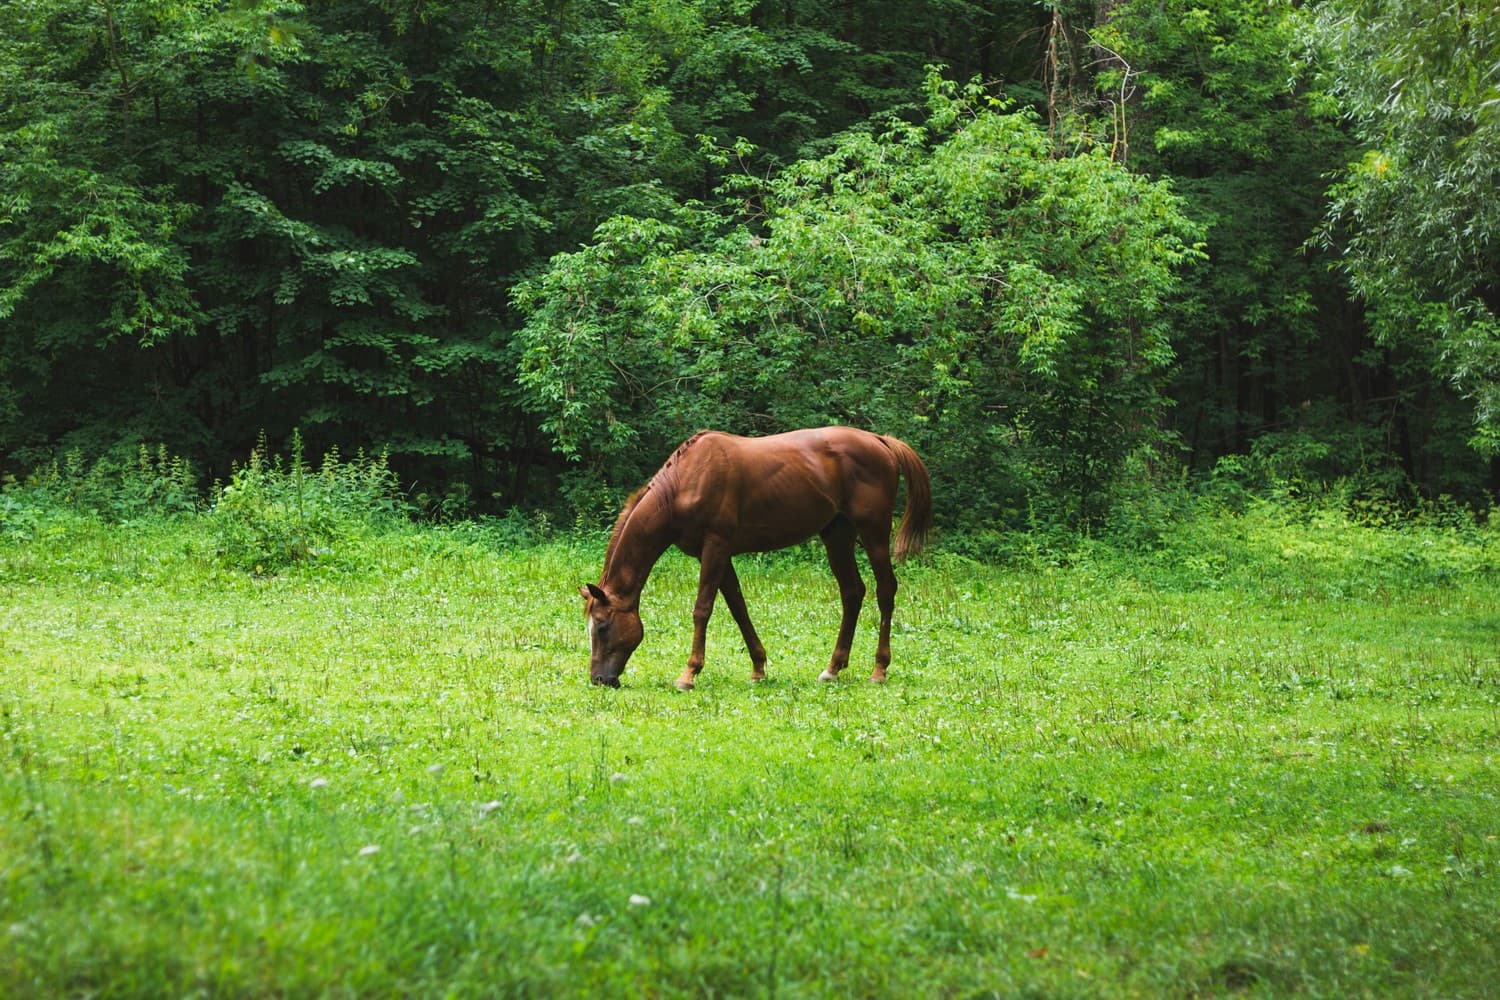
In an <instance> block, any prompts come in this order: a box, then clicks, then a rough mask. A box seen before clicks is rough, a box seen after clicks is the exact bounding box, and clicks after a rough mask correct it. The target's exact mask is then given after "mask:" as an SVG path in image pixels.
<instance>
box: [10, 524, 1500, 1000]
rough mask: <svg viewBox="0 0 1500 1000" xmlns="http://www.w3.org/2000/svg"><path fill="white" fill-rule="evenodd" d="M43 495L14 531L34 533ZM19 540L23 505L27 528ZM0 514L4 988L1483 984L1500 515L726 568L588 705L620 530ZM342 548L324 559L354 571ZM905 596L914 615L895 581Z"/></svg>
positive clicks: (1496, 847)
mask: <svg viewBox="0 0 1500 1000" xmlns="http://www.w3.org/2000/svg"><path fill="white" fill-rule="evenodd" d="M19 523H20V522H19V521H17V520H16V519H14V518H13V519H12V524H13V525H14V524H19ZM0 527H3V525H0ZM225 545H226V542H225V537H224V535H223V533H222V532H218V533H216V531H215V530H214V528H213V526H212V524H211V522H210V519H209V518H208V517H207V515H205V514H202V513H189V514H183V515H180V516H177V517H160V518H149V519H142V520H140V521H136V522H130V521H127V522H126V523H122V524H105V523H102V522H101V521H99V520H97V519H91V518H86V517H77V518H71V519H69V518H60V519H55V520H48V519H46V518H41V519H35V520H33V521H29V522H27V523H26V525H25V530H24V531H22V530H13V531H11V532H10V533H9V534H7V533H5V532H0V995H4V996H8V997H18V998H24V997H70V996H77V997H85V996H86V997H144V996H152V997H156V996H281V995H294V996H303V995H328V996H394V995H413V996H439V995H441V996H454V997H467V996H585V995H587V996H600V995H640V996H681V995H689V996H767V997H771V996H775V997H819V996H911V995H931V996H962V997H979V996H1007V997H1008V996H1210V995H1219V996H1222V995H1226V994H1239V993H1244V994H1251V995H1285V994H1304V995H1311V996H1335V995H1336V996H1359V995H1368V996H1392V995H1416V996H1423V995H1433V996H1447V997H1456V996H1485V995H1493V990H1494V984H1495V983H1496V982H1497V981H1500V902H1497V899H1500V891H1497V890H1500V840H1497V838H1500V801H1497V795H1500V766H1497V765H1500V532H1497V530H1496V528H1495V527H1493V526H1490V527H1478V526H1475V525H1474V524H1473V523H1472V522H1463V521H1462V519H1457V520H1456V521H1455V522H1454V523H1398V524H1394V525H1385V526H1380V527H1373V526H1370V525H1367V524H1362V523H1359V522H1358V520H1357V519H1354V518H1351V517H1349V516H1347V514H1345V513H1341V512H1337V511H1328V510H1322V509H1317V508H1308V509H1291V508H1288V507H1286V506H1276V505H1266V506H1259V505H1251V506H1250V507H1249V508H1247V509H1246V510H1244V511H1241V512H1237V513H1236V512H1229V511H1217V512H1212V511H1210V512H1206V513H1204V514H1202V515H1201V516H1199V517H1196V518H1194V519H1192V520H1190V521H1188V522H1185V523H1182V524H1179V525H1176V526H1174V527H1173V528H1172V529H1171V530H1170V531H1168V532H1167V533H1166V534H1165V535H1164V536H1163V537H1162V538H1161V540H1160V542H1159V544H1158V545H1157V546H1156V548H1155V551H1152V552H1135V553H1122V552H1119V551H1116V550H1113V549H1110V548H1109V547H1107V546H1102V545H1085V546H1082V547H1080V548H1079V549H1078V551H1076V552H1073V553H1070V554H1069V555H1068V557H1067V558H1065V559H1047V558H1033V559H1018V560H1015V561H1013V562H1012V563H1011V564H1010V565H1007V566H1002V567H996V566H988V565H983V564H980V563H977V562H974V561H971V560H968V559H965V558H962V557H960V556H958V555H955V554H953V553H952V552H951V551H946V552H945V551H944V549H943V546H942V545H941V544H939V545H938V547H937V549H936V551H934V552H932V553H931V554H929V555H928V556H924V557H923V558H922V559H921V560H918V561H915V562H913V563H911V564H909V565H908V566H906V567H904V569H902V570H901V571H900V578H901V584H902V586H901V591H900V594H899V595H898V598H897V609H896V626H895V632H894V636H893V650H894V656H895V659H894V662H893V665H892V669H891V679H890V681H889V683H887V684H885V685H883V686H877V685H874V684H871V683H870V682H869V681H868V680H866V679H865V677H866V675H867V673H868V669H869V666H870V660H871V657H872V655H873V647H874V642H873V627H874V621H873V619H874V609H873V607H868V606H867V608H866V613H865V616H864V618H863V619H862V622H861V629H860V632H859V634H858V635H857V637H856V640H855V662H854V663H852V664H851V668H850V670H849V671H848V672H847V673H846V674H845V676H844V677H843V678H842V679H841V680H840V681H839V682H838V683H837V684H833V685H823V684H819V683H818V682H817V680H816V678H817V675H818V672H819V671H820V670H821V669H822V667H823V666H824V664H825V663H826V660H827V656H828V652H829V649H830V647H831V645H832V642H833V636H834V631H835V629H836V624H837V614H838V611H837V599H836V588H835V587H834V584H833V582H832V580H831V578H830V577H829V576H828V573H827V571H826V569H825V568H824V567H823V565H822V564H821V557H820V554H819V553H818V552H817V551H815V550H811V549H809V550H804V551H794V552H791V553H788V554H782V555H776V556H768V557H763V558H757V559H747V560H742V561H741V563H740V577H741V579H742V581H743V583H744V588H745V592H746V596H747V600H748V602H749V605H750V611H751V614H752V616H753V617H754V618H755V621H756V623H757V626H758V627H759V630H760V633H761V636H762V638H763V639H764V640H765V642H766V645H767V647H768V649H769V651H770V656H771V659H770V663H769V665H768V669H769V674H770V676H769V679H768V680H767V681H765V682H764V683H761V684H751V683H750V682H749V680H748V674H749V663H748V660H747V659H746V657H745V655H744V652H743V649H742V646H741V643H740V640H739V637H738V634H737V632H736V630H735V629H734V627H733V623H732V622H731V621H730V620H729V616H728V615H727V613H726V612H725V611H724V609H723V607H722V605H721V606H720V609H719V611H718V612H717V614H716V616H715V619H714V622H713V625H712V626H711V628H710V634H709V660H708V665H707V667H706V668H705V670H704V672H703V674H702V675H701V677H700V679H699V684H698V688H697V690H695V691H693V692H691V693H688V694H682V693H679V692H677V691H675V690H674V689H673V687H672V680H673V679H674V678H675V676H676V675H677V672H678V671H679V670H680V668H681V665H682V661H683V659H684V658H685V657H686V654H687V647H688V641H689V637H690V633H691V623H690V619H689V607H690V604H691V601H692V596H691V595H692V592H693V587H694V582H695V570H696V564H694V563H692V562H691V561H690V560H688V559H686V558H685V557H681V556H678V555H669V557H668V558H666V559H665V560H664V561H663V562H662V563H661V565H660V566H659V567H658V568H657V571H656V573H655V574H654V575H653V577H652V580H651V583H650V585H649V586H648V587H647V590H646V594H645V600H644V603H643V608H642V616H643V619H644V621H645V625H646V629H647V635H646V641H645V643H644V645H643V646H642V647H641V649H640V650H639V651H638V652H637V654H636V656H635V658H634V660H633V661H632V662H631V665H630V669H629V670H628V671H627V673H626V674H625V677H624V687H623V688H622V689H621V690H618V691H613V690H607V689H597V688H592V687H590V686H589V684H588V676H587V644H586V639H585V636H584V622H583V615H582V607H581V604H582V602H581V601H580V600H579V598H578V597H577V593H576V588H577V586H578V584H579V583H581V582H585V581H592V580H594V579H596V578H597V574H598V570H599V565H600V561H601V558H602V551H603V540H602V538H600V537H599V536H597V535H592V534H589V535H562V536H559V535H549V536H548V537H545V538H541V539H526V538H522V537H520V534H519V533H517V532H514V531H506V530H500V529H499V528H497V527H495V526H488V527H487V526H485V525H481V524H458V525H453V526H448V527H410V526H406V527H399V528H390V529H382V530H373V529H372V530H370V531H368V532H363V533H358V534H355V535H350V536H348V537H346V538H344V539H342V540H341V541H340V542H339V543H338V544H337V545H335V546H332V547H330V548H329V549H328V550H326V551H322V552H318V553H312V554H311V555H310V556H309V558H306V559H303V560H301V561H298V562H296V563H295V564H292V565H288V566H284V567H277V568H276V570H275V571H270V570H268V569H266V567H262V572H256V570H255V567H254V566H249V567H245V566H241V565H239V564H237V563H235V562H233V561H232V560H226V558H225V557H224V550H225ZM313 556H316V557H315V558H314V557H313ZM869 603H870V604H873V601H871V602H869Z"/></svg>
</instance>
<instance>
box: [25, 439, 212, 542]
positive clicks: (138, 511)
mask: <svg viewBox="0 0 1500 1000" xmlns="http://www.w3.org/2000/svg"><path fill="white" fill-rule="evenodd" d="M197 508H198V487H197V482H196V479H195V476H194V474H193V470H192V467H191V466H189V465H188V463H187V462H186V461H185V460H184V459H182V458H180V457H178V456H176V455H169V454H168V453H167V449H166V446H165V445H158V446H157V448H156V449H155V450H154V451H153V450H152V449H150V448H147V447H146V446H145V445H144V444H143V445H140V446H139V447H138V449H137V451H136V454H135V458H134V461H129V460H122V459H121V458H117V457H115V456H105V457H103V458H100V459H97V460H95V461H93V462H92V463H91V462H88V461H87V460H86V459H85V458H84V457H83V454H82V453H81V452H80V451H78V450H77V449H73V450H70V451H68V452H67V453H66V454H65V455H63V456H62V459H61V460H56V459H54V460H53V461H52V462H49V463H48V464H46V465H44V466H42V467H41V468H39V469H37V470H35V471H34V472H32V473H31V474H30V475H29V476H27V477H26V479H25V480H24V481H19V482H18V481H16V480H14V479H10V480H7V481H6V482H5V483H4V488H3V491H0V535H13V536H21V537H23V538H25V537H30V536H31V535H33V534H34V533H35V532H36V531H37V530H38V529H39V528H41V527H42V526H43V525H44V524H48V523H52V522H56V521H58V520H59V519H66V518H84V519H91V520H99V521H103V522H105V523H109V524H114V523H119V522H121V521H130V520H137V519H159V518H165V519H170V518H172V517H174V516H176V515H180V514H187V513H191V512H192V511H194V510H196V509H197Z"/></svg>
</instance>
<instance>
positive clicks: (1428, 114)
mask: <svg viewBox="0 0 1500 1000" xmlns="http://www.w3.org/2000/svg"><path fill="white" fill-rule="evenodd" d="M1318 27H1319V29H1320V34H1319V37H1318V56H1319V58H1320V59H1321V60H1322V61H1323V65H1324V66H1325V68H1326V73H1327V76H1328V85H1329V87H1330V88H1331V90H1332V91H1333V93H1334V94H1335V95H1336V96H1337V97H1338V98H1339V100H1340V105H1341V107H1342V109H1343V110H1344V112H1345V113H1346V114H1347V115H1348V116H1349V118H1350V119H1351V121H1352V122H1353V125H1354V128H1355V130H1356V132H1357V134H1358V135H1359V138H1360V139H1361V141H1362V143H1363V148H1362V150H1361V152H1360V154H1359V155H1358V156H1357V157H1355V158H1354V159H1353V161H1352V162H1350V163H1349V164H1348V166H1347V168H1346V169H1345V170H1344V171H1343V173H1342V176H1341V177H1340V179H1339V181H1338V183H1337V184H1336V185H1335V187H1334V188H1333V192H1332V194H1333V200H1334V201H1333V207H1332V210H1331V218H1332V220H1333V223H1334V226H1335V228H1332V229H1330V230H1329V231H1328V233H1327V240H1328V242H1329V243H1330V245H1333V246H1336V247H1337V248H1338V249H1339V250H1340V251H1341V252H1342V258H1341V266H1342V267H1343V269H1344V271H1345V272H1346V273H1347V274H1348V276H1349V279H1350V282H1351V283H1352V284H1353V286H1354V288H1355V290H1356V291H1357V292H1358V293H1359V296H1360V297H1361V299H1363V300H1364V302H1365V303H1367V305H1368V307H1369V310H1370V313H1371V317H1372V320H1373V325H1374V329H1375V331H1376V333H1377V335H1378V336H1379V337H1381V338H1382V339H1383V340H1385V341H1387V342H1393V343H1405V342H1410V341H1413V340H1415V341H1417V342H1418V343H1430V344H1433V345H1435V348H1436V349H1435V352H1434V359H1433V360H1434V365H1435V367H1436V368H1437V369H1438V370H1439V371H1441V372H1442V373H1443V374H1444V375H1445V376H1447V377H1449V378H1452V379H1453V380H1454V382H1455V383H1456V384H1457V385H1458V386H1459V387H1460V388H1461V389H1462V391H1463V392H1464V394H1465V395H1466V396H1467V397H1468V398H1470V399H1471V400H1473V402H1474V404H1475V425H1474V437H1473V444H1474V446H1475V447H1476V448H1478V449H1479V450H1480V451H1482V452H1484V453H1486V454H1496V453H1497V452H1500V256H1497V254H1496V252H1495V247H1494V243H1493V236H1494V233H1495V232H1497V231H1500V206H1497V204H1496V199H1495V197H1494V192H1495V191H1496V190H1497V188H1500V78H1497V77H1496V72H1495V67H1496V66H1497V65H1500V13H1497V12H1496V9H1495V8H1494V6H1493V5H1489V4H1472V3H1461V2H1439V3H1425V2H1424V3H1415V2H1409V0H1330V2H1328V3H1325V4H1324V5H1323V6H1322V7H1321V8H1320V15H1319V19H1318Z"/></svg>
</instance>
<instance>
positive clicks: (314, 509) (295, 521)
mask: <svg viewBox="0 0 1500 1000" xmlns="http://www.w3.org/2000/svg"><path fill="white" fill-rule="evenodd" d="M408 512H409V505H408V504H407V502H406V500H405V498H404V497H403V496H402V494H401V490H400V486H399V484H398V482H397V480H396V476H395V474H394V473H392V472H391V470H390V466H389V464H388V462H387V457H386V455H385V454H381V455H380V456H378V457H375V458H369V457H366V456H365V454H364V453H363V452H360V453H359V454H358V455H357V456H356V457H355V458H354V459H353V460H352V461H345V460H344V459H342V458H340V456H339V454H338V451H337V450H333V451H330V452H329V453H328V454H326V455H324V456H323V463H322V466H321V468H319V469H318V470H316V471H314V470H313V469H312V468H310V467H309V466H308V464H307V462H306V461H305V459H304V457H303V454H302V439H301V436H300V435H298V434H293V436H292V455H291V459H290V460H284V459H282V458H281V456H275V457H272V458H269V459H268V458H267V456H266V447H265V444H264V442H262V443H261V445H259V446H258V447H257V448H255V449H254V450H253V451H252V452H251V453H250V458H249V460H248V461H247V462H246V463H245V464H244V465H243V466H240V467H239V468H237V469H236V470H235V471H234V474H233V476H231V478H230V481H229V484H228V485H227V486H223V487H216V489H215V493H214V498H213V505H212V508H211V510H210V514H209V520H210V524H211V529H212V532H213V535H214V538H215V540H216V544H217V551H218V554H219V557H220V558H221V559H222V560H224V562H225V563H227V564H228V565H230V566H234V567H236V568H239V569H244V570H249V571H253V572H255V573H258V574H269V573H276V572H279V571H281V570H284V569H287V568H289V567H292V566H297V565H305V564H310V563H316V562H320V561H323V560H327V559H329V558H330V557H332V556H334V555H336V554H337V553H338V552H339V551H340V549H341V548H344V547H347V546H348V545H349V544H350V543H353V542H355V541H357V540H358V539H359V538H361V537H364V536H365V535H367V534H369V533H371V532H372V531H374V530H377V529H379V528H381V527H382V526H385V525H389V524H392V523H396V522H398V521H401V520H404V518H405V516H406V515H407V513H408Z"/></svg>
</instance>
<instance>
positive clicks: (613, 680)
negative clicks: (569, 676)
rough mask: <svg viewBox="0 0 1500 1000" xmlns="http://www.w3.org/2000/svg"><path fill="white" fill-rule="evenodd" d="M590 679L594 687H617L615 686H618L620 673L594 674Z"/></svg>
mask: <svg viewBox="0 0 1500 1000" xmlns="http://www.w3.org/2000/svg"><path fill="white" fill-rule="evenodd" d="M592 680H593V682H594V686H595V687H612V688H617V687H619V686H620V675H619V674H616V675H615V676H613V677H606V676H604V675H603V674H594V675H593V677H592Z"/></svg>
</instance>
